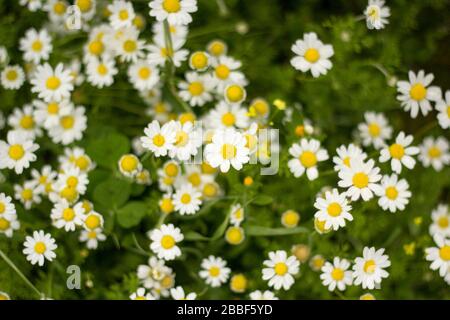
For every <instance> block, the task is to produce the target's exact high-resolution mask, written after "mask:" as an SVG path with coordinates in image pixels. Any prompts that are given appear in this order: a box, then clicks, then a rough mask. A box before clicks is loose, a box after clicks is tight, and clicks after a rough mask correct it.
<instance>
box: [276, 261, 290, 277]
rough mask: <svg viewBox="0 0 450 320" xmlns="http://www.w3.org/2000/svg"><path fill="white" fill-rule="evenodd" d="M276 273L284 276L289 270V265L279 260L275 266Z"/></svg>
mask: <svg viewBox="0 0 450 320" xmlns="http://www.w3.org/2000/svg"><path fill="white" fill-rule="evenodd" d="M274 270H275V273H276V274H277V275H279V276H284V275H285V274H286V273H287V272H288V267H287V265H286V263H284V262H278V263H277V264H275V267H274Z"/></svg>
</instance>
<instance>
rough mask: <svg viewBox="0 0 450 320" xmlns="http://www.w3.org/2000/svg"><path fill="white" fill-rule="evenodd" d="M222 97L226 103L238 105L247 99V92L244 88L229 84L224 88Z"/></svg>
mask: <svg viewBox="0 0 450 320" xmlns="http://www.w3.org/2000/svg"><path fill="white" fill-rule="evenodd" d="M223 96H224V98H225V101H226V102H227V103H229V104H238V105H239V104H241V103H242V102H244V100H245V98H246V97H247V91H245V88H244V87H243V86H241V85H240V84H236V83H230V84H228V85H227V86H226V87H225V89H224V91H223Z"/></svg>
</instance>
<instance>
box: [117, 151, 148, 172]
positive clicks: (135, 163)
mask: <svg viewBox="0 0 450 320" xmlns="http://www.w3.org/2000/svg"><path fill="white" fill-rule="evenodd" d="M118 166H119V170H120V172H121V173H122V174H123V175H124V176H126V177H130V178H132V177H135V176H136V175H137V173H138V172H140V171H141V170H142V164H141V162H140V161H139V159H138V157H136V156H135V155H134V154H131V153H129V154H124V155H123V156H122V157H120V159H119V162H118Z"/></svg>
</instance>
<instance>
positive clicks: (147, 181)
mask: <svg viewBox="0 0 450 320" xmlns="http://www.w3.org/2000/svg"><path fill="white" fill-rule="evenodd" d="M134 179H135V181H136V183H137V184H141V185H146V186H149V185H151V184H152V179H151V177H150V171H148V170H147V169H143V170H141V171H139V172H138V173H137V174H136V176H135V177H134Z"/></svg>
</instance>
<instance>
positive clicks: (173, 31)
mask: <svg viewBox="0 0 450 320" xmlns="http://www.w3.org/2000/svg"><path fill="white" fill-rule="evenodd" d="M152 32H153V35H154V36H155V37H157V38H160V39H164V32H165V31H164V22H158V21H156V22H155V23H154V24H153V25H152ZM169 32H170V37H171V39H172V41H174V40H176V39H180V40H186V37H187V34H188V27H187V26H183V25H174V24H171V23H169Z"/></svg>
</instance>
